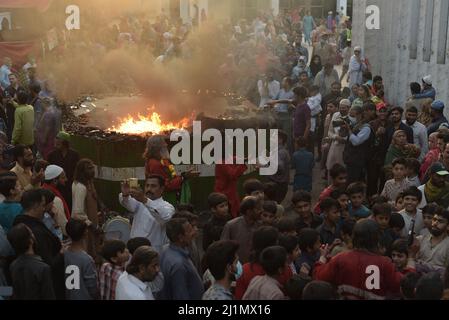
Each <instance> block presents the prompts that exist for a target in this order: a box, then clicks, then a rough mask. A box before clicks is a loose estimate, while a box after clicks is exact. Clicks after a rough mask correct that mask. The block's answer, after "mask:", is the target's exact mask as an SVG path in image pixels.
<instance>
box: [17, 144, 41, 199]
mask: <svg viewBox="0 0 449 320" xmlns="http://www.w3.org/2000/svg"><path fill="white" fill-rule="evenodd" d="M14 159H15V161H16V165H15V167H14V168H12V169H11V171H12V172H14V173H15V174H16V175H17V178H18V180H19V183H20V185H21V187H22V189H23V190H30V189H34V188H39V187H40V181H42V179H43V178H44V171H43V170H41V171H40V172H37V173H33V171H32V170H33V169H32V168H33V165H34V156H33V151H31V149H30V148H29V147H25V146H23V145H17V146H16V147H15V148H14Z"/></svg>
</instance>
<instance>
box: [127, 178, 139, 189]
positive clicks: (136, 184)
mask: <svg viewBox="0 0 449 320" xmlns="http://www.w3.org/2000/svg"><path fill="white" fill-rule="evenodd" d="M128 184H129V187H130V188H138V187H139V180H138V179H136V178H131V179H129V180H128Z"/></svg>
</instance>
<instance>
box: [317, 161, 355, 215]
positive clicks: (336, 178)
mask: <svg viewBox="0 0 449 320" xmlns="http://www.w3.org/2000/svg"><path fill="white" fill-rule="evenodd" d="M329 175H330V177H331V179H332V184H331V185H330V186H329V187H327V188H326V189H324V190H323V191H322V192H321V194H320V197H319V199H318V203H317V204H316V206H315V208H314V209H313V211H314V212H315V213H316V214H321V208H320V204H321V202H322V201H323V200H324V199H327V198H330V197H331V194H332V191H334V190H339V189H341V190H344V189H345V188H346V183H347V180H348V171H347V170H346V168H345V167H343V166H342V165H341V164H338V163H337V164H335V165H334V166H333V167H332V169H331V170H330V171H329Z"/></svg>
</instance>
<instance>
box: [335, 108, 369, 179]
mask: <svg viewBox="0 0 449 320" xmlns="http://www.w3.org/2000/svg"><path fill="white" fill-rule="evenodd" d="M373 106H374V105H373V104H370V103H366V104H365V105H364V106H363V108H361V107H353V108H351V110H350V112H349V114H350V117H349V119H351V118H352V117H354V119H351V123H349V122H348V121H344V123H342V129H343V130H344V131H346V132H347V133H348V135H347V136H348V140H347V142H346V145H345V150H344V152H343V160H344V162H345V165H346V167H347V169H348V183H349V184H350V183H353V182H357V181H365V174H366V172H365V171H366V166H367V162H368V161H369V155H370V153H371V147H372V145H373V143H374V139H375V135H374V132H373V130H372V128H371V126H370V125H369V122H370V121H371V120H373V118H372V114H373V113H372V110H371V109H372V108H373ZM375 110H376V107H375V106H374V111H375ZM353 120H355V121H353Z"/></svg>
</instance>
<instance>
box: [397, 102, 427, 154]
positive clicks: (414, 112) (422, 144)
mask: <svg viewBox="0 0 449 320" xmlns="http://www.w3.org/2000/svg"><path fill="white" fill-rule="evenodd" d="M417 119H418V109H417V108H416V107H413V106H411V107H409V108H408V109H407V110H406V112H405V120H403V121H402V122H403V123H405V124H406V125H408V126H409V127H410V128H412V130H413V141H414V143H415V145H416V146H418V147H419V148H420V150H421V154H420V156H419V158H418V160H419V161H422V160H423V159H424V157H425V155H426V154H427V152H428V151H429V141H428V138H427V128H426V127H425V126H424V125H423V124H422V123H420V122H418V121H417Z"/></svg>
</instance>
